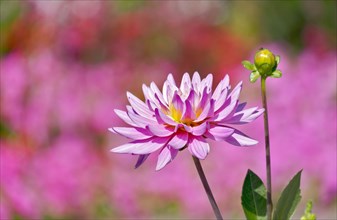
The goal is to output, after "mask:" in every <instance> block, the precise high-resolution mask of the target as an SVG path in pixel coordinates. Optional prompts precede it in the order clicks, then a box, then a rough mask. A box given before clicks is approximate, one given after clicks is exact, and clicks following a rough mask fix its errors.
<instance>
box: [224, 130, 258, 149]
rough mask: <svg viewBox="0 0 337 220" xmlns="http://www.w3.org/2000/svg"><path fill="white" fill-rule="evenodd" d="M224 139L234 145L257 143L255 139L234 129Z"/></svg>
mask: <svg viewBox="0 0 337 220" xmlns="http://www.w3.org/2000/svg"><path fill="white" fill-rule="evenodd" d="M225 141H227V142H228V143H230V144H232V145H235V146H251V145H255V144H257V143H258V141H257V140H254V139H252V138H250V137H248V136H247V135H245V134H244V133H242V132H241V131H238V130H234V132H233V134H232V135H231V136H229V137H227V138H226V140H225Z"/></svg>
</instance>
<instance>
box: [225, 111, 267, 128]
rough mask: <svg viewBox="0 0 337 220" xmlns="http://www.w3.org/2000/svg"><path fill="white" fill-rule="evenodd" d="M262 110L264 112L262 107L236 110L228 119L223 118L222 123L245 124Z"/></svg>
mask: <svg viewBox="0 0 337 220" xmlns="http://www.w3.org/2000/svg"><path fill="white" fill-rule="evenodd" d="M263 112H264V109H257V107H254V108H249V109H245V110H242V111H239V112H236V113H235V114H234V115H233V117H231V118H229V119H228V120H225V121H224V123H228V124H246V123H249V122H252V121H254V120H255V119H256V118H258V117H259V116H260V115H261V114H262V113H263Z"/></svg>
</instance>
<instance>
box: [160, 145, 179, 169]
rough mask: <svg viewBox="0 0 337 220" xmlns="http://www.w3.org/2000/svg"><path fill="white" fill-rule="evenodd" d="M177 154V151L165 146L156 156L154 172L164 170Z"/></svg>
mask: <svg viewBox="0 0 337 220" xmlns="http://www.w3.org/2000/svg"><path fill="white" fill-rule="evenodd" d="M177 154H178V150H176V149H174V148H172V147H170V146H167V147H164V148H163V149H162V151H161V152H160V154H159V155H158V161H157V166H156V171H158V170H161V169H162V168H164V167H165V166H166V165H167V164H168V163H169V162H171V161H172V160H173V159H174V158H175V157H176V156H177Z"/></svg>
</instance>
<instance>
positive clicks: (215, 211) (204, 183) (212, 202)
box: [193, 156, 223, 220]
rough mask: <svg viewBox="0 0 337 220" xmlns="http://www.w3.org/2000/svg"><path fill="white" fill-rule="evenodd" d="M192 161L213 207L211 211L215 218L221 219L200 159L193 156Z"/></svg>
mask: <svg viewBox="0 0 337 220" xmlns="http://www.w3.org/2000/svg"><path fill="white" fill-rule="evenodd" d="M193 161H194V164H195V167H196V168H197V171H198V174H199V177H200V180H201V182H202V185H203V186H204V188H205V191H206V194H207V196H208V199H209V202H210V203H211V206H212V208H213V212H214V214H215V217H216V219H217V220H223V218H222V215H221V212H220V210H219V207H218V205H217V204H216V202H215V199H214V196H213V193H212V190H211V188H210V187H209V185H208V182H207V179H206V176H205V173H204V171H203V169H202V166H201V163H200V160H199V159H198V158H197V157H195V156H193Z"/></svg>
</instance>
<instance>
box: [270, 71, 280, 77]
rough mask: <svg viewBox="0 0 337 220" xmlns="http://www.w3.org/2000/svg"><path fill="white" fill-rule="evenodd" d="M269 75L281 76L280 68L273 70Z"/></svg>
mask: <svg viewBox="0 0 337 220" xmlns="http://www.w3.org/2000/svg"><path fill="white" fill-rule="evenodd" d="M270 76H271V77H273V78H281V77H282V72H281V71H280V70H275V71H274V72H272V73H271V75H270Z"/></svg>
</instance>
